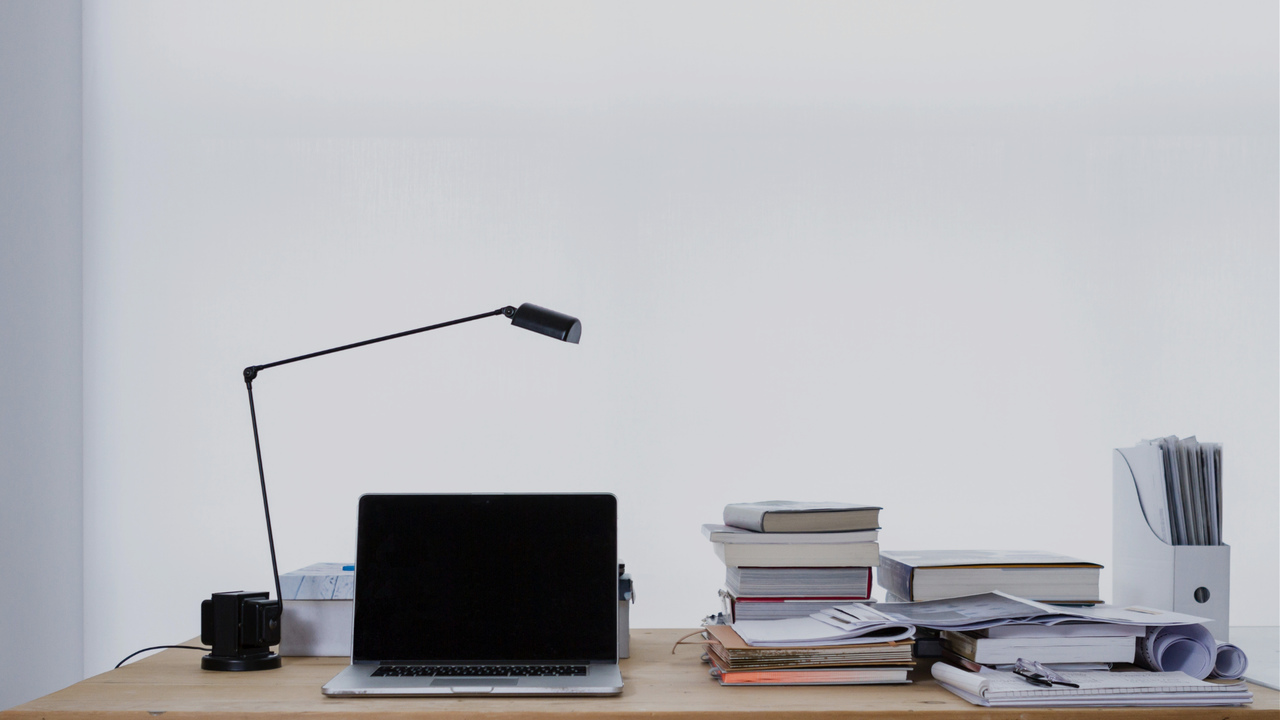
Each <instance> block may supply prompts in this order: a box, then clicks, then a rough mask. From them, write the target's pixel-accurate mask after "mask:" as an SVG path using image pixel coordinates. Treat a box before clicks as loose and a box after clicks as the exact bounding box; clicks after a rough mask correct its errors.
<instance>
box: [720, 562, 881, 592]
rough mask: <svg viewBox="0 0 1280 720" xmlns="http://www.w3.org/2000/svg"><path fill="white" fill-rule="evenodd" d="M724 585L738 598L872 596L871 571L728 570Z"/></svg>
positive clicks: (849, 569) (750, 568)
mask: <svg viewBox="0 0 1280 720" xmlns="http://www.w3.org/2000/svg"><path fill="white" fill-rule="evenodd" d="M724 584H725V587H726V588H728V589H729V592H731V593H733V594H734V595H737V596H738V597H840V596H846V595H847V596H857V595H870V594H871V568H869V567H832V568H819V567H779V568H767V567H727V568H726V569H725V574H724Z"/></svg>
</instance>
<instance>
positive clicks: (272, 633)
mask: <svg viewBox="0 0 1280 720" xmlns="http://www.w3.org/2000/svg"><path fill="white" fill-rule="evenodd" d="M495 315H502V316H505V317H509V318H511V324H512V325H515V326H516V327H522V328H524V329H526V330H532V331H533V332H536V333H540V334H542V335H546V336H548V337H553V338H556V339H558V340H563V341H564V342H571V343H577V342H578V338H579V337H581V336H582V323H581V322H579V321H578V319H577V318H573V317H569V316H568V315H564V314H562V313H558V312H556V311H554V310H548V309H546V308H544V307H538V306H537V305H533V304H531V303H525V304H523V305H521V306H520V307H518V308H516V307H512V306H510V305H508V306H507V307H504V308H499V309H497V310H494V311H493V312H487V313H482V314H480V315H472V316H471V317H465V318H462V319H460V320H450V321H449V322H443V323H439V324H437V325H428V326H426V327H420V328H417V329H414V330H406V331H404V332H399V333H395V334H392V335H384V336H382V337H377V338H373V339H372V340H363V341H361V342H356V343H351V344H349V345H342V346H341V347H335V348H330V349H328V350H320V351H319V352H313V353H308V354H306V355H299V356H298V357H293V358H289V359H287V360H278V361H276V362H273V363H267V364H265V365H250V366H249V367H247V368H245V369H244V385H245V388H246V389H247V390H248V391H249V418H250V420H251V421H252V423H253V448H254V452H255V453H256V454H257V456H258V482H259V483H260V485H261V486H262V511H263V514H265V515H266V518H267V544H268V545H269V546H270V548H271V574H272V575H273V576H274V577H275V582H276V599H275V600H271V599H269V597H268V593H265V592H226V593H214V594H213V597H211V598H210V599H208V600H205V601H203V602H202V603H201V605H200V639H201V641H202V642H204V643H205V644H206V645H210V646H212V648H213V651H212V652H210V653H209V654H208V655H205V656H204V657H203V658H201V660H200V667H202V668H204V669H205V670H270V669H272V668H278V667H280V656H279V655H277V654H276V653H273V652H271V646H272V645H277V644H279V643H280V616H281V612H282V610H283V603H284V599H283V596H282V595H281V593H280V569H279V567H278V566H277V565H276V543H275V538H274V537H273V536H272V534H271V509H270V507H268V505H267V478H266V474H265V473H264V472H263V470H262V445H261V443H260V442H259V439H258V413H257V410H256V409H255V408H254V405H253V381H254V379H255V378H257V377H258V373H259V372H261V371H263V370H266V369H267V368H273V367H278V366H280V365H288V364H289V363H295V362H298V361H300V360H310V359H311V358H315V357H320V356H321V355H330V354H332V353H336V352H342V351H343V350H351V349H352V348H358V347H363V346H365V345H372V344H374V343H380V342H383V341H385V340H395V339H396V338H402V337H407V336H409V335H416V334H418V333H421V332H426V331H428V330H438V329H440V328H443V327H448V326H450V325H460V324H462V323H465V322H471V321H472V320H479V319H481V318H487V317H493V316H495Z"/></svg>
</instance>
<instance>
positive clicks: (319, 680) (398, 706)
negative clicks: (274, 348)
mask: <svg viewBox="0 0 1280 720" xmlns="http://www.w3.org/2000/svg"><path fill="white" fill-rule="evenodd" d="M685 632H686V631H684V630H644V629H639V630H632V633H631V652H632V656H631V658H630V659H628V660H624V661H623V662H622V677H623V679H624V680H625V682H626V690H625V691H624V692H623V694H622V696H621V697H611V698H377V699H355V698H342V699H335V698H326V697H324V696H323V695H321V694H320V686H321V685H323V684H324V683H325V681H327V680H328V679H329V678H331V677H333V676H334V675H336V674H337V673H338V671H339V670H341V669H342V667H343V666H344V665H346V660H345V659H344V658H285V664H284V667H283V668H281V669H279V670H269V671H263V672H254V673H216V672H206V671H203V670H201V669H200V653H198V652H195V651H192V650H166V651H164V652H161V653H159V654H157V655H154V656H152V657H149V658H145V659H142V660H139V661H137V662H135V663H132V664H129V665H126V666H124V667H122V668H120V669H119V670H112V671H111V672H107V673H103V674H101V675H98V676H97V677H92V678H89V679H88V680H85V681H83V682H79V683H76V684H75V685H72V686H71V687H69V688H67V689H65V690H61V691H59V692H56V693H53V694H52V695H47V696H45V697H43V698H40V699H39V700H34V701H32V702H29V703H27V704H26V705H20V706H18V707H16V708H13V709H12V710H9V711H7V712H4V713H0V720H18V719H19V718H49V719H51V720H52V719H55V718H71V717H93V718H99V719H104V718H116V717H120V718H123V717H133V718H155V717H160V716H161V715H163V717H164V718H166V719H169V720H176V719H179V718H230V717H235V718H254V717H264V718H265V717H273V718H304V717H305V718H309V719H310V720H317V719H318V718H325V717H344V716H345V717H351V716H361V717H370V718H372V717H389V718H444V717H448V718H461V717H483V718H491V719H495V720H496V719H500V718H511V719H515V718H534V719H536V720H549V719H550V718H553V717H556V716H559V715H572V716H573V717H574V718H592V719H595V718H599V719H601V720H604V719H608V718H640V717H643V718H673V719H674V718H681V717H701V718H717V719H727V718H738V717H746V718H751V720H767V719H770V718H806V719H809V720H817V719H818V718H823V719H827V718H864V719H869V718H907V717H910V718H913V719H915V720H930V719H938V718H957V717H958V718H970V719H972V720H977V719H978V718H983V719H986V718H1019V719H1021V720H1034V719H1036V718H1044V719H1053V720H1062V719H1063V718H1076V717H1088V718H1094V719H1097V718H1120V717H1133V716H1135V715H1136V716H1144V717H1153V718H1155V717H1159V718H1183V719H1190V718H1204V719H1206V720H1208V719H1210V718H1212V719H1213V720H1222V719H1223V718H1264V717H1271V718H1276V717H1280V693H1277V692H1276V691H1274V690H1268V689H1266V688H1262V687H1258V686H1251V689H1252V690H1253V694H1254V702H1253V705H1252V706H1251V707H1243V708H1221V707H1218V708H1148V709H1137V708H1078V709H1070V708H1003V709H998V708H980V707H976V706H973V705H970V704H969V703H967V702H965V701H963V700H961V699H960V698H958V697H956V696H955V695H952V694H951V693H949V692H947V691H946V690H943V689H942V688H940V687H938V686H937V685H935V684H934V682H933V680H932V679H930V677H929V675H928V672H927V671H925V670H921V669H917V670H916V671H915V672H914V673H913V676H914V677H913V679H914V680H915V683H914V684H912V685H862V686H843V687H732V688H726V687H720V685H719V684H717V683H716V682H715V681H713V680H711V679H710V677H708V675H707V667H706V665H704V664H703V663H702V662H701V661H700V660H699V659H698V658H699V655H701V650H700V649H699V648H698V647H697V646H681V647H680V648H678V649H677V650H676V653H675V655H672V654H671V646H672V643H674V642H675V640H676V638H678V637H680V636H681V635H683V634H685Z"/></svg>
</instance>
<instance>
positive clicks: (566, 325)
mask: <svg viewBox="0 0 1280 720" xmlns="http://www.w3.org/2000/svg"><path fill="white" fill-rule="evenodd" d="M511 324H512V325H515V326H516V327H522V328H524V329H525V330H532V331H534V332H536V333H541V334H543V335H546V336H547V337H553V338H556V339H557V340H563V341H565V342H571V343H577V342H578V338H580V337H582V323H581V322H579V320H578V318H576V317H570V316H568V315H565V314H564V313H558V312H556V311H555V310H548V309H547V308H544V307H540V306H538V305H534V304H533V303H525V304H523V305H521V306H520V307H518V308H516V312H515V314H514V315H512V316H511Z"/></svg>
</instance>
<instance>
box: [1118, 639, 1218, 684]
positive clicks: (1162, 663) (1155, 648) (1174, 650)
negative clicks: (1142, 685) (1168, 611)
mask: <svg viewBox="0 0 1280 720" xmlns="http://www.w3.org/2000/svg"><path fill="white" fill-rule="evenodd" d="M1217 659H1218V643H1217V641H1215V640H1214V639H1213V633H1211V632H1209V631H1208V629H1206V628H1205V626H1203V625H1162V626H1151V627H1148V628H1147V635H1146V637H1144V638H1142V639H1140V640H1139V641H1138V657H1137V661H1138V664H1140V665H1143V666H1144V667H1146V668H1148V669H1150V670H1155V671H1156V672H1174V671H1181V672H1184V673H1186V674H1188V675H1190V676H1191V677H1193V678H1195V679H1197V680H1203V679H1205V678H1207V677H1209V673H1211V672H1213V669H1214V665H1215V663H1216V661H1217Z"/></svg>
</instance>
